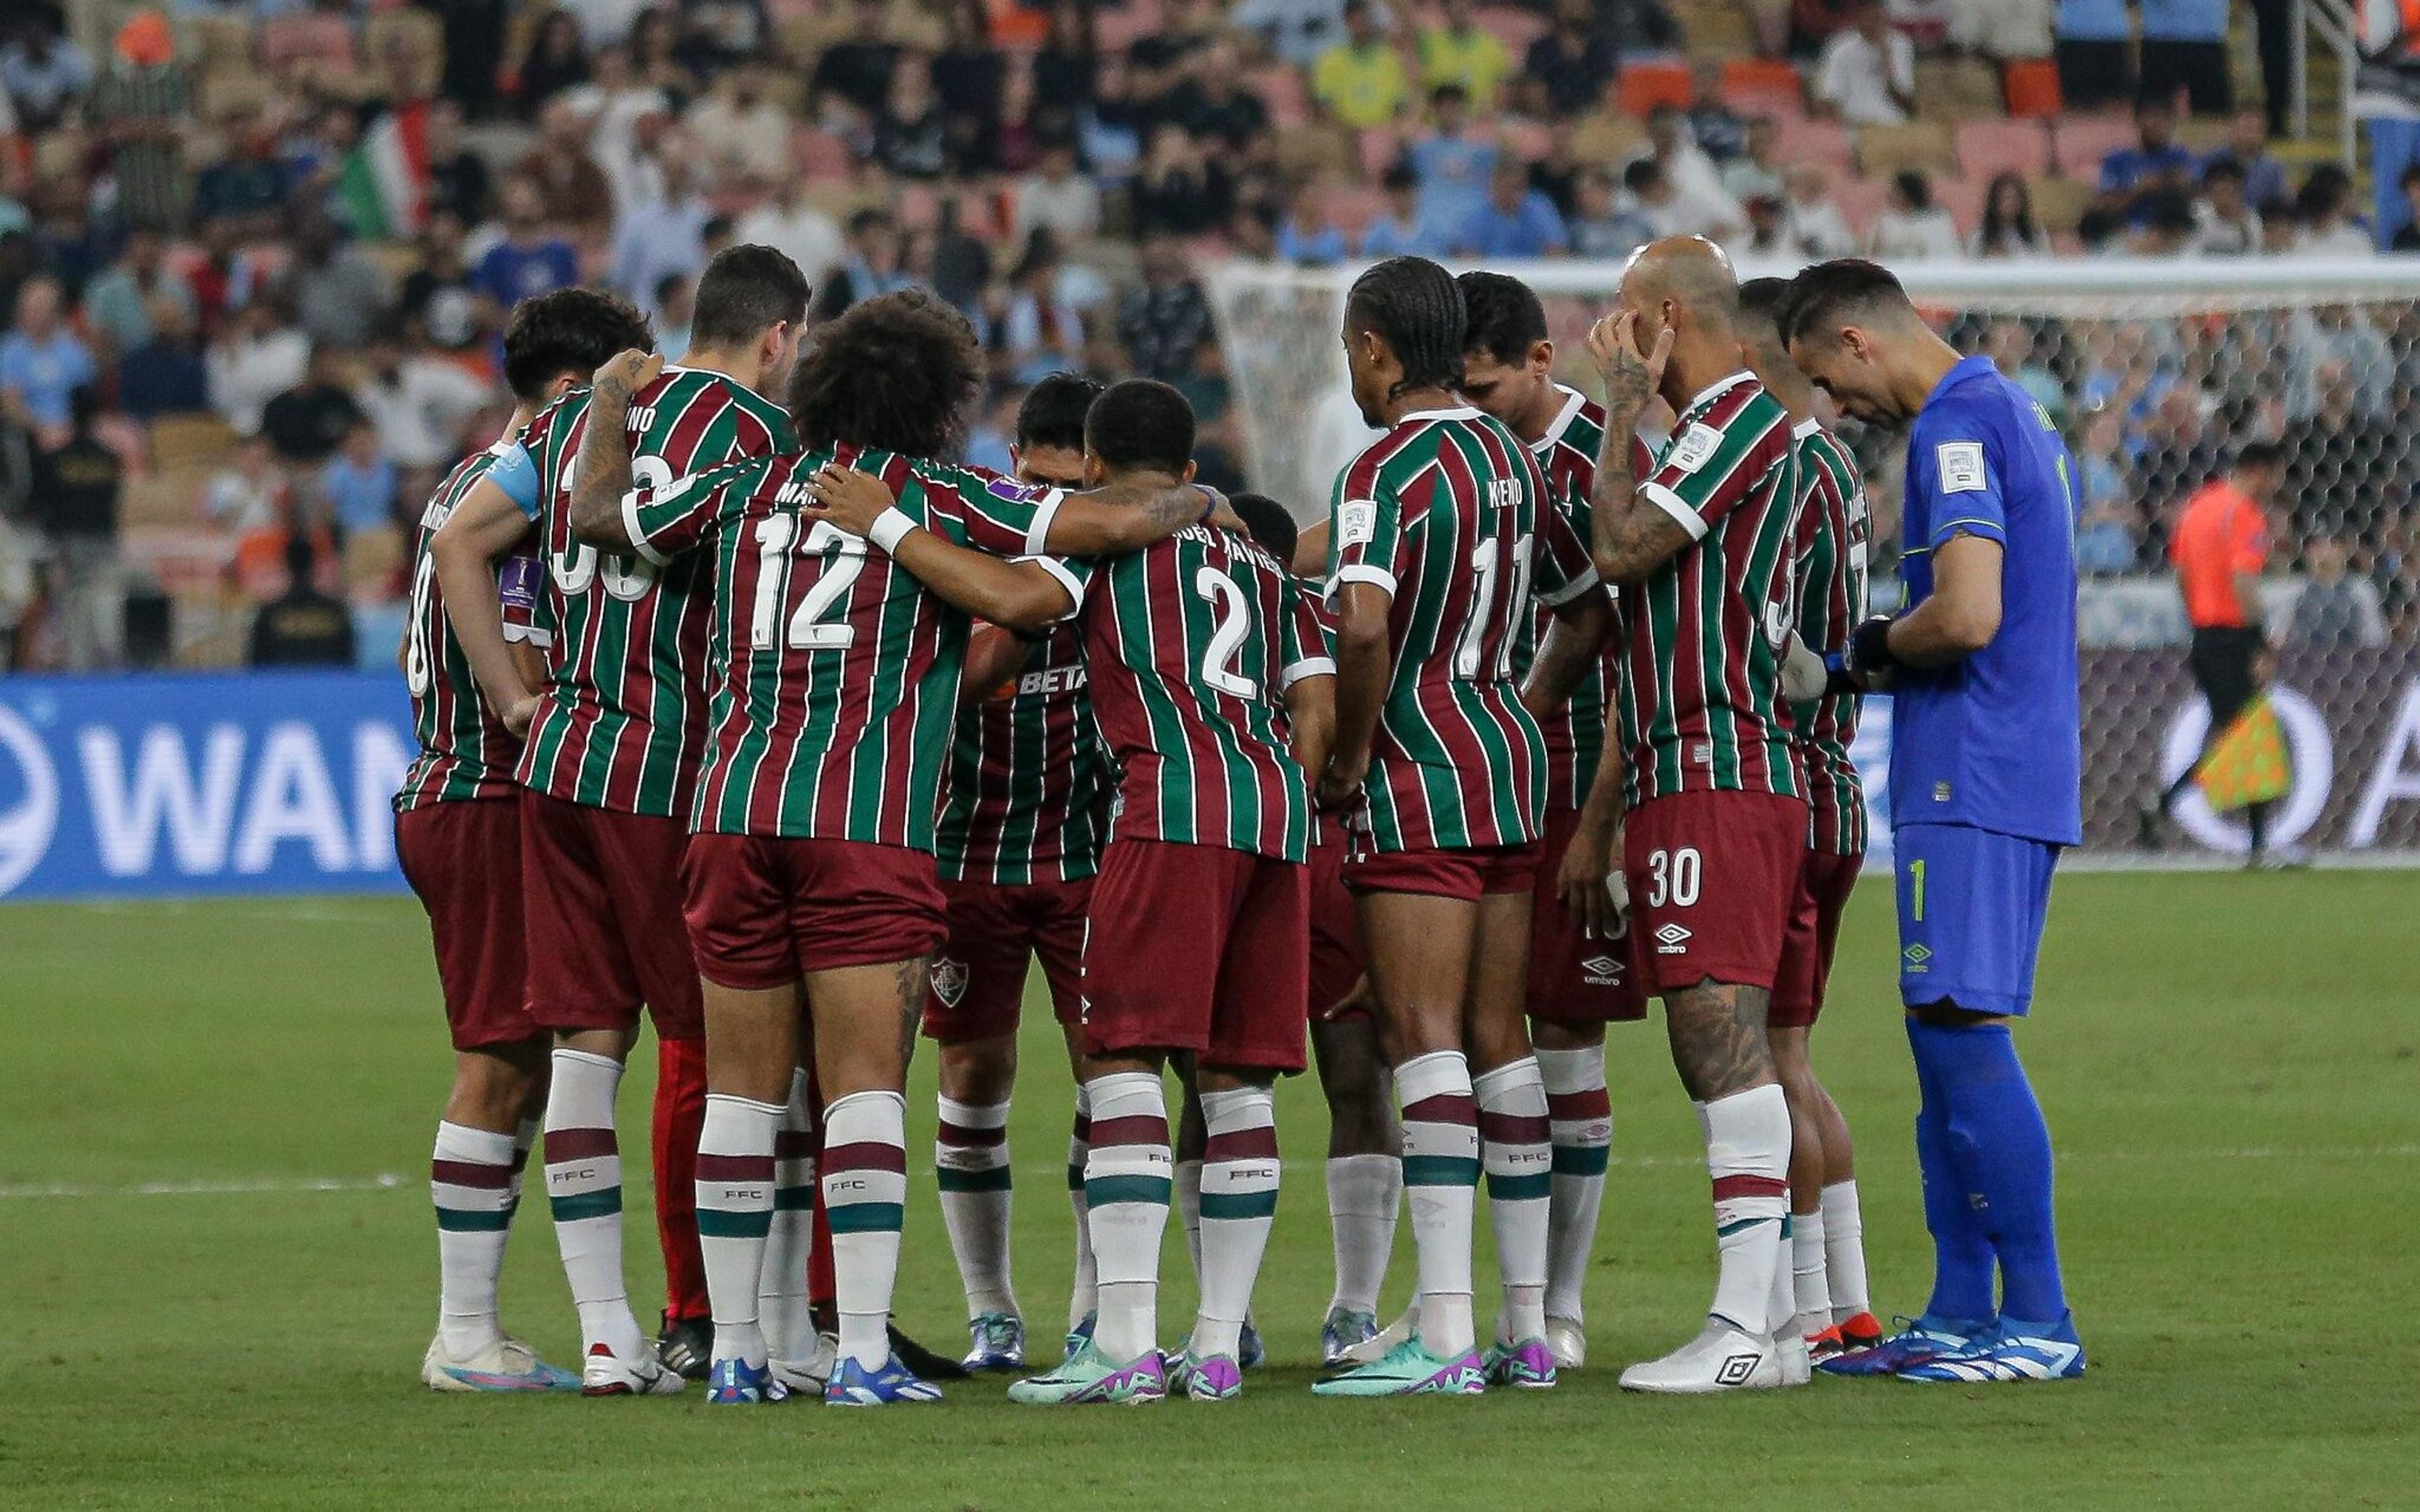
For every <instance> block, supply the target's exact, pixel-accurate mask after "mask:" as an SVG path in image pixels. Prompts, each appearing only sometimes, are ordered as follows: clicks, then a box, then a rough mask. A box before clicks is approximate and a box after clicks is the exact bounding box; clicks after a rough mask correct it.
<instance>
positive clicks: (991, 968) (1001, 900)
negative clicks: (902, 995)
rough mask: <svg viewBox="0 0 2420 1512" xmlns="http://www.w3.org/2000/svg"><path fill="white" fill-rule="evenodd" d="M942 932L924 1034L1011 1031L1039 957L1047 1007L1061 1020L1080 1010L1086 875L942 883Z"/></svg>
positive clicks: (994, 1035) (953, 1039)
mask: <svg viewBox="0 0 2420 1512" xmlns="http://www.w3.org/2000/svg"><path fill="white" fill-rule="evenodd" d="M941 896H942V897H944V898H946V899H948V900H949V915H948V918H949V937H948V938H946V939H944V940H943V941H942V942H941V948H940V949H939V950H938V951H936V952H935V953H934V956H933V990H932V991H931V992H930V993H928V994H927V995H925V998H924V1034H925V1037H926V1038H928V1039H932V1040H938V1041H940V1042H941V1043H943V1044H960V1043H963V1042H965V1041H969V1040H996V1039H998V1038H999V1037H1001V1035H1003V1034H1015V1033H1016V1022H1017V1018H1018V1010H1019V1009H1020V1008H1021V1007H1022V1006H1023V1004H1024V1002H1025V973H1026V967H1027V965H1028V964H1029V963H1030V962H1032V960H1033V959H1034V958H1035V957H1037V956H1038V957H1040V958H1041V961H1042V977H1043V980H1046V981H1047V982H1048V983H1049V984H1050V1011H1051V1012H1052V1014H1053V1015H1054V1016H1055V1017H1056V1018H1057V1019H1058V1020H1059V1022H1060V1023H1062V1024H1076V1023H1078V1022H1080V1021H1081V1020H1082V1018H1083V1016H1084V910H1085V907H1086V905H1087V904H1088V903H1090V902H1091V900H1092V896H1093V879H1092V878H1091V877H1085V878H1083V879H1082V880H1080V881H1077V882H1034V883H1028V884H1025V885H1022V886H1017V887H1002V886H1001V885H999V884H997V883H991V882H944V883H942V884H941Z"/></svg>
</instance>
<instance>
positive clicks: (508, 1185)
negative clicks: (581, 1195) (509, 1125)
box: [428, 1123, 514, 1360]
mask: <svg viewBox="0 0 2420 1512" xmlns="http://www.w3.org/2000/svg"><path fill="white" fill-rule="evenodd" d="M513 1155H514V1149H513V1136H512V1135H511V1134H497V1133H494V1132H492V1131H490V1130H487V1129H473V1128H470V1127H468V1126H466V1125H463V1124H459V1123H440V1124H439V1125H438V1126H437V1144H436V1148H435V1149H432V1150H431V1151H430V1152H429V1156H428V1196H429V1199H430V1200H431V1201H432V1202H434V1203H435V1204H436V1207H437V1275H438V1283H437V1334H438V1337H439V1338H440V1339H442V1341H443V1342H444V1346H445V1352H446V1353H447V1354H448V1355H450V1356H452V1357H453V1358H454V1359H457V1360H467V1359H469V1358H470V1357H471V1356H472V1355H473V1354H476V1353H477V1352H479V1351H480V1350H484V1349H486V1348H487V1347H488V1346H489V1345H490V1344H493V1343H495V1342H496V1340H498V1339H499V1338H502V1337H503V1336H504V1325H503V1324H501V1323H499V1322H498V1321H497V1320H496V1278H497V1277H498V1276H500V1275H502V1274H503V1273H504V1237H505V1235H506V1234H507V1233H508V1232H510V1230H511V1226H512V1221H513V1208H512V1203H513V1183H514V1166H513Z"/></svg>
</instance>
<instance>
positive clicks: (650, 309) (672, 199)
mask: <svg viewBox="0 0 2420 1512" xmlns="http://www.w3.org/2000/svg"><path fill="white" fill-rule="evenodd" d="M691 152H692V149H691V148H690V147H689V146H688V145H687V144H686V143H683V144H679V145H672V146H668V147H666V148H665V149H662V150H660V151H659V154H658V157H657V162H658V163H659V165H660V167H661V169H662V172H663V188H662V190H661V191H660V193H659V194H658V195H657V196H656V197H654V198H652V199H644V200H641V201H639V202H638V203H636V204H633V205H628V206H626V207H624V208H623V209H622V217H621V221H622V224H620V225H619V226H618V227H617V228H616V229H615V230H614V233H613V275H612V277H611V279H610V282H611V283H612V284H613V287H614V288H616V289H618V290H620V291H621V292H622V293H623V294H625V295H627V296H628V298H629V299H630V300H632V301H635V302H636V303H637V304H638V305H639V308H640V309H641V310H642V311H644V312H645V313H646V314H648V315H653V314H655V313H656V289H657V287H658V286H659V285H661V284H662V283H663V281H664V280H665V279H667V278H671V277H673V276H675V275H676V274H679V275H686V276H688V277H690V278H695V277H697V276H698V274H700V273H702V272H704V271H705V270H706V222H708V221H710V220H712V219H713V218H714V207H712V206H711V205H708V204H707V203H706V196H705V195H703V194H701V193H698V192H697V190H696V188H695V186H694V184H693V182H692V180H691V176H690V162H691Z"/></svg>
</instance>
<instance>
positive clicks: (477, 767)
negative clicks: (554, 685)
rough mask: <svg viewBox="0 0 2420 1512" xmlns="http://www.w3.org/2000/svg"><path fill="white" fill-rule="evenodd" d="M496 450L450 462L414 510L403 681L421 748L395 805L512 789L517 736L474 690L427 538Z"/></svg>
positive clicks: (491, 460) (452, 799) (496, 795)
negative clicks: (419, 507) (415, 526)
mask: <svg viewBox="0 0 2420 1512" xmlns="http://www.w3.org/2000/svg"><path fill="white" fill-rule="evenodd" d="M496 456H497V452H496V450H495V449H494V448H490V449H489V450H487V451H484V452H473V453H472V454H471V455H469V456H466V457H464V458H463V459H462V460H461V461H459V462H457V463H456V464H454V471H451V472H448V473H447V474H445V481H444V482H443V483H441V484H439V485H438V486H437V491H436V492H435V493H433V494H431V495H429V496H428V503H427V507H426V508H424V509H423V510H422V511H421V512H420V529H419V531H418V532H416V533H415V535H414V536H413V538H412V548H411V601H410V604H409V606H408V608H407V609H406V613H407V615H408V618H407V619H406V621H405V627H406V630H407V632H408V634H409V636H410V639H408V640H405V642H404V652H403V681H404V686H405V687H406V688H407V689H409V690H410V692H411V727H412V733H414V734H415V735H417V736H418V737H419V740H420V752H419V754H418V755H416V756H414V757H413V758H412V759H411V766H410V767H409V768H407V769H406V770H405V772H404V774H403V787H402V789H401V790H400V791H398V792H397V793H396V795H395V807H396V812H398V813H400V812H403V811H404V810H410V809H417V808H419V807H420V806H421V805H423V804H427V803H454V802H459V801H464V800H469V799H474V798H509V797H511V796H512V795H513V794H514V790H515V783H514V781H513V764H514V763H515V762H516V761H518V760H520V753H521V743H520V740H519V739H518V738H517V737H516V736H515V735H514V734H513V733H512V732H511V731H509V730H507V729H505V728H504V721H503V720H502V719H499V718H497V717H496V716H495V712H494V711H493V710H491V709H490V708H489V707H488V703H487V701H486V700H485V699H483V698H481V697H480V696H479V684H478V681H477V679H475V678H473V676H472V675H471V658H470V657H469V656H465V655H464V654H463V651H462V645H461V642H460V641H458V640H455V639H454V627H453V625H450V624H448V623H447V622H446V619H445V592H444V589H443V588H442V587H441V586H440V585H439V583H438V581H437V563H436V559H435V558H433V557H431V556H430V555H429V554H428V543H429V542H430V541H431V540H433V539H435V538H436V535H437V529H438V527H439V526H441V525H442V524H444V523H445V521H446V519H447V518H448V517H450V516H452V514H453V513H454V511H455V510H456V509H457V508H458V507H459V506H460V504H461V502H462V501H463V499H464V498H466V497H467V496H468V495H469V494H470V492H471V486H472V485H473V484H475V483H477V482H478V481H479V479H480V478H481V477H482V476H484V475H485V474H486V473H487V471H488V469H489V468H490V467H492V466H494V465H495V461H496Z"/></svg>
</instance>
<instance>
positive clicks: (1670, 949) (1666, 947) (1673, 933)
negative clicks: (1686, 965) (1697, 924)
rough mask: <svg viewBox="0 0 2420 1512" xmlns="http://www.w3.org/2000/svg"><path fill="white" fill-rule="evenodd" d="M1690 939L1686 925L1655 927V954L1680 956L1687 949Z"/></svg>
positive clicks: (1661, 925) (1660, 925)
mask: <svg viewBox="0 0 2420 1512" xmlns="http://www.w3.org/2000/svg"><path fill="white" fill-rule="evenodd" d="M1691 937H1692V936H1691V935H1690V933H1689V927H1688V926H1687V925H1686V924H1658V925H1656V926H1655V953H1656V954H1658V955H1680V954H1682V953H1683V952H1684V951H1686V950H1687V949H1688V947H1689V941H1690V939H1691Z"/></svg>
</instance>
